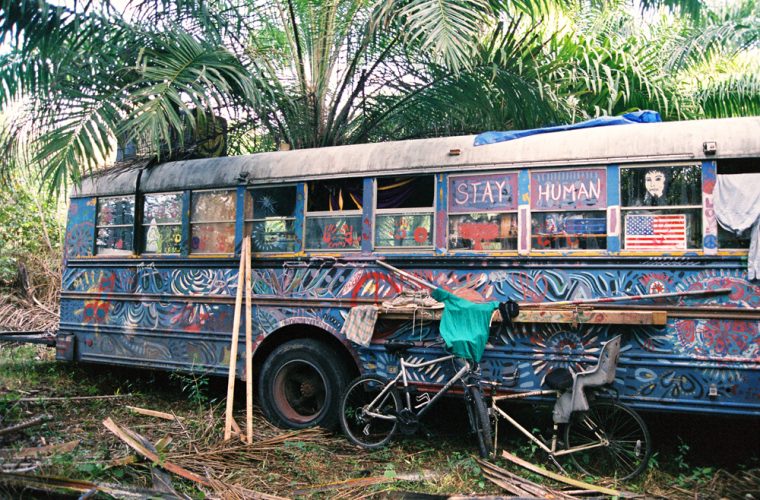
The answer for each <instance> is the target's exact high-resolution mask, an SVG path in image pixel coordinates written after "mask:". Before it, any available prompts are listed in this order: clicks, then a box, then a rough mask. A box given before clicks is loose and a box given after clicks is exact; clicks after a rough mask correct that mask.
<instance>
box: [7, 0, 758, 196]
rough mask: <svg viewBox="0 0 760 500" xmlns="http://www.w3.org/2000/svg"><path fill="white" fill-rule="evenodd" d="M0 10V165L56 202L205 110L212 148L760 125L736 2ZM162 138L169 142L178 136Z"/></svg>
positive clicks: (747, 9)
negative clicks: (644, 124) (665, 124)
mask: <svg viewBox="0 0 760 500" xmlns="http://www.w3.org/2000/svg"><path fill="white" fill-rule="evenodd" d="M640 8H642V9H644V10H643V12H642V11H641V10H637V9H634V8H633V7H631V6H630V5H628V4H627V3H625V2H624V1H623V0H607V1H603V2H587V1H584V0H554V1H550V0H515V1H513V2H507V1H503V0H490V1H489V0H453V1H440V0H438V1H434V0H403V1H402V0H380V1H375V2H371V1H368V0H264V1H253V0H205V1H204V0H173V1H172V0H152V1H151V0H140V1H138V0H133V1H131V2H128V3H127V6H126V7H125V8H121V9H117V8H116V2H109V1H105V2H100V3H97V2H84V3H81V2H80V3H77V2H64V3H63V4H62V5H59V4H58V3H54V2H52V1H50V0H48V1H47V2H46V1H43V0H21V1H14V0H0V41H2V43H3V49H4V50H2V51H0V82H1V85H0V110H1V111H2V113H3V114H4V116H5V117H6V119H5V120H4V122H3V125H2V126H0V147H3V148H4V150H5V151H6V154H4V155H3V158H2V162H1V163H0V166H1V167H2V169H3V171H4V172H6V173H7V172H12V171H14V170H17V169H19V168H30V169H31V170H32V171H34V172H38V173H39V174H40V175H41V176H42V178H43V179H44V181H45V183H46V185H48V186H49V187H50V188H51V189H52V190H54V191H55V190H57V189H59V188H61V187H63V186H65V185H66V184H67V183H69V182H72V181H73V182H77V181H78V179H79V178H80V176H81V175H82V173H84V172H87V171H89V170H91V169H93V168H96V167H97V166H99V165H102V164H103V163H106V162H108V161H109V160H111V159H112V158H113V153H114V150H115V148H116V146H117V144H119V145H125V144H128V143H133V144H139V145H140V147H141V149H142V150H143V152H145V153H146V154H149V155H155V156H158V157H159V158H162V159H165V158H168V157H181V156H188V155H193V154H195V153H197V151H195V150H194V149H193V146H192V140H190V141H188V140H186V139H187V138H188V137H189V138H193V137H198V132H199V131H202V130H217V128H215V127H214V126H213V123H214V122H216V121H218V120H219V118H223V119H224V121H225V123H226V133H227V136H228V152H230V153H246V152H251V151H262V150H272V149H276V148H282V147H291V148H305V147H320V146H329V145H336V144H348V143H357V142H368V141H380V140H390V139H401V138H415V137H425V136H437V135H450V134H459V133H471V132H478V131H482V130H486V129H509V128H524V127H535V126H542V125H547V124H554V123H561V122H572V121H579V120H582V119H586V118H588V117H593V116H598V115H605V114H608V115H614V114H619V113H622V112H626V111H630V110H635V109H644V108H649V109H654V110H657V111H659V112H660V113H661V114H662V115H663V117H664V118H665V119H689V118H699V117H723V116H739V115H755V114H760V69H759V68H760V41H759V38H758V34H760V7H758V4H757V3H756V2H754V1H752V0H738V1H736V2H734V3H731V4H725V5H719V6H712V7H711V6H709V5H703V4H701V3H700V2H699V1H698V0H677V1H676V0H648V1H646V2H641V3H640ZM178 138H183V139H182V140H178Z"/></svg>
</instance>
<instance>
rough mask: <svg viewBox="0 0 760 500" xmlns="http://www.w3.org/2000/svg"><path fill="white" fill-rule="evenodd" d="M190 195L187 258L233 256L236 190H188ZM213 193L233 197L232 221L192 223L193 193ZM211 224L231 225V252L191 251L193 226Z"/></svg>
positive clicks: (236, 215)
mask: <svg viewBox="0 0 760 500" xmlns="http://www.w3.org/2000/svg"><path fill="white" fill-rule="evenodd" d="M188 192H189V193H190V195H189V196H190V201H189V205H188V207H187V212H188V213H187V229H188V242H187V247H188V248H187V252H188V256H190V257H215V256H218V255H225V256H226V255H235V247H236V244H237V234H236V233H237V231H236V229H235V226H236V225H237V221H238V213H237V212H238V210H237V202H238V199H237V188H235V187H232V188H230V187H227V188H224V187H219V188H203V189H190V190H188ZM213 192H228V193H232V194H233V195H234V196H235V205H234V206H235V213H234V217H233V219H232V220H203V221H198V222H193V195H194V194H195V193H213ZM212 224H232V228H233V231H235V233H233V238H232V251H231V252H207V253H204V252H197V251H193V226H195V225H205V226H208V225H212ZM170 255H176V254H170Z"/></svg>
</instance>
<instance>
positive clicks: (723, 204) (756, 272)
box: [713, 174, 760, 279]
mask: <svg viewBox="0 0 760 500" xmlns="http://www.w3.org/2000/svg"><path fill="white" fill-rule="evenodd" d="M713 202H714V204H715V215H716V218H717V219H718V223H719V224H720V225H721V226H723V228H725V229H726V230H728V231H731V232H733V233H737V234H738V233H741V232H743V231H746V230H747V229H750V228H751V229H752V232H751V234H750V244H749V258H748V262H747V273H748V274H749V279H760V174H733V175H719V176H718V182H717V183H716V184H715V189H714V191H713Z"/></svg>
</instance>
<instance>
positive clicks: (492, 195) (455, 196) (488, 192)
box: [449, 173, 517, 214]
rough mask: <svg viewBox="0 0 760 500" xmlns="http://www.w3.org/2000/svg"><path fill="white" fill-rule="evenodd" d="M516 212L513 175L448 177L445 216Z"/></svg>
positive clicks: (515, 190)
mask: <svg viewBox="0 0 760 500" xmlns="http://www.w3.org/2000/svg"><path fill="white" fill-rule="evenodd" d="M484 210H489V211H491V212H503V211H507V210H517V174H515V173H509V174H507V173H504V174H486V175H452V176H449V213H450V214H451V213H459V214H462V213H464V214H468V213H473V212H480V211H484Z"/></svg>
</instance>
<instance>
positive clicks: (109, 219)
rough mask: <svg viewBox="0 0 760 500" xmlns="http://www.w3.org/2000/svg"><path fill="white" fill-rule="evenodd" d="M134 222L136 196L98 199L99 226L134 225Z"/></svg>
mask: <svg viewBox="0 0 760 500" xmlns="http://www.w3.org/2000/svg"><path fill="white" fill-rule="evenodd" d="M134 221H135V198H134V196H114V197H112V198H98V226H110V225H120V224H133V223H134Z"/></svg>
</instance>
